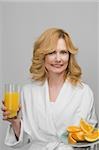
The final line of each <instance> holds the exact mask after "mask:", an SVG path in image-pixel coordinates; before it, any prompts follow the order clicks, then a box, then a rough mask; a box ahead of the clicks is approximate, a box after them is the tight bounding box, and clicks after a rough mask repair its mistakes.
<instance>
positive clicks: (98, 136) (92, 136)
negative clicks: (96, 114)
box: [85, 130, 99, 142]
mask: <svg viewBox="0 0 99 150" xmlns="http://www.w3.org/2000/svg"><path fill="white" fill-rule="evenodd" d="M85 140H86V141H88V142H94V141H96V140H99V130H96V131H93V132H92V133H89V134H86V135H85Z"/></svg>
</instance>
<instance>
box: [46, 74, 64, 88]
mask: <svg viewBox="0 0 99 150" xmlns="http://www.w3.org/2000/svg"><path fill="white" fill-rule="evenodd" d="M48 83H49V85H50V86H51V87H52V86H59V85H62V84H63V83H64V74H61V75H59V74H54V75H49V77H48Z"/></svg>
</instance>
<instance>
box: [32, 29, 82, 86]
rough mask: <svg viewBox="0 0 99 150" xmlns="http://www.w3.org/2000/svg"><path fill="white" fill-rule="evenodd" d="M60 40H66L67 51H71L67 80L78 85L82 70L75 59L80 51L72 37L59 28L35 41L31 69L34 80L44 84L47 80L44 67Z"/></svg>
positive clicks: (50, 30) (66, 74) (44, 33)
mask: <svg viewBox="0 0 99 150" xmlns="http://www.w3.org/2000/svg"><path fill="white" fill-rule="evenodd" d="M59 38H63V39H64V40H65V42H66V46H67V49H68V51H69V62H68V66H67V68H66V73H65V79H68V80H69V81H70V82H71V83H72V84H73V85H76V84H77V83H78V82H80V79H81V74H82V73H81V68H80V66H79V65H78V64H77V62H76V59H75V55H76V54H77V52H78V49H77V48H76V47H75V46H74V45H73V43H72V40H71V38H70V35H69V34H68V33H67V32H65V31H64V30H63V29H58V28H50V29H47V30H46V31H45V32H43V33H42V34H41V36H40V37H39V38H38V39H37V40H36V41H35V43H34V48H33V57H32V65H31V67H30V73H32V79H33V80H36V81H40V82H41V83H43V82H44V81H45V79H46V78H47V75H46V70H45V66H44V61H45V57H46V55H47V54H49V53H51V52H53V51H54V49H55V47H56V44H57V41H58V39H59Z"/></svg>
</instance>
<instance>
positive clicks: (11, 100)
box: [4, 84, 20, 118]
mask: <svg viewBox="0 0 99 150" xmlns="http://www.w3.org/2000/svg"><path fill="white" fill-rule="evenodd" d="M19 101H20V88H19V86H18V85H17V84H5V91H4V104H5V106H6V108H7V110H8V111H9V112H10V114H9V116H8V118H13V117H15V116H17V112H18V110H19V104H20V102H19Z"/></svg>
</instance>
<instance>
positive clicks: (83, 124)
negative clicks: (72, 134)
mask: <svg viewBox="0 0 99 150" xmlns="http://www.w3.org/2000/svg"><path fill="white" fill-rule="evenodd" d="M80 127H81V129H82V130H83V132H85V133H91V132H92V131H93V130H94V127H93V126H92V125H91V124H89V123H88V122H86V121H85V120H84V119H81V120H80Z"/></svg>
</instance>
